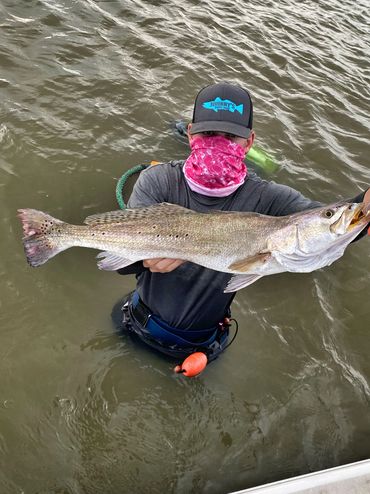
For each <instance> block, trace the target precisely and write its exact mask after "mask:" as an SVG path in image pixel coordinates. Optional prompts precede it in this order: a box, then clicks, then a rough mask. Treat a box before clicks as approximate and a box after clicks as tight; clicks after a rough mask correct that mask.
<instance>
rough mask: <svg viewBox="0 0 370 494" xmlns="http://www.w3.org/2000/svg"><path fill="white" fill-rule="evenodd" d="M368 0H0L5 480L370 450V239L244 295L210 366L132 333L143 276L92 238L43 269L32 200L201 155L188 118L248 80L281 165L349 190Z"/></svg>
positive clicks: (285, 173)
mask: <svg viewBox="0 0 370 494" xmlns="http://www.w3.org/2000/svg"><path fill="white" fill-rule="evenodd" d="M367 12H368V2H367V1H365V0H361V1H359V2H356V4H354V3H353V2H350V1H344V2H343V1H342V2H338V1H337V0H330V2H323V1H319V2H312V1H311V2H305V3H297V2H294V1H292V0H284V1H283V2H275V1H270V2H267V3H266V2H259V3H258V2H257V3H254V4H253V5H247V4H246V3H245V2H242V1H237V2H231V1H226V2H225V1H223V2H219V1H213V2H203V3H201V4H199V3H197V2H194V1H193V0H187V1H185V2H182V3H180V4H179V3H178V2H177V3H175V2H171V1H169V0H160V1H159V0H158V1H156V2H150V3H149V2H146V1H143V0H131V1H123V0H120V1H117V2H99V1H96V0H95V1H93V0H77V1H75V2H67V1H65V2H64V1H61V0H58V1H53V2H51V1H49V0H42V1H39V2H36V3H35V2H18V3H16V2H12V1H10V0H4V1H3V2H2V5H1V6H0V40H1V44H0V66H1V72H0V90H1V95H2V98H1V99H2V104H1V109H0V112H1V113H0V115H1V119H0V146H1V151H2V152H1V156H0V191H1V195H0V204H1V210H2V215H1V223H2V232H3V234H2V235H1V237H0V246H1V252H2V257H1V261H0V275H1V281H2V283H1V288H0V294H1V296H0V308H1V312H0V322H1V334H0V342H1V345H0V353H1V358H0V371H1V378H2V380H1V383H2V386H1V396H0V457H1V464H2V469H1V472H0V486H1V488H0V490H1V492H4V493H7V492H9V493H11V492H25V493H27V494H28V493H41V492H48V493H61V492H63V493H94V494H95V493H112V494H113V493H117V492H128V493H134V492H140V493H145V492H148V493H149V492H150V493H155V492H176V493H190V492H194V493H199V492H204V493H215V492H220V493H224V492H229V491H231V490H236V489H241V488H244V487H248V486H252V485H256V484H260V483H263V482H268V481H272V480H277V479H280V478H283V477H287V476H291V475H295V474H299V473H306V472H309V471H312V470H317V469H322V468H325V467H330V466H334V465H337V464H340V463H344V462H349V461H353V460H359V459H363V458H367V457H369V447H368V444H369V434H368V430H369V425H370V424H369V418H368V407H369V398H370V389H369V382H368V381H369V376H370V365H369V360H368V358H367V355H368V352H369V342H368V341H369V340H368V322H367V321H368V319H369V307H368V303H367V302H368V296H367V293H368V287H369V276H368V272H369V262H370V260H369V254H368V242H367V241H366V240H364V241H361V242H360V243H359V244H357V245H354V246H351V247H350V248H349V249H348V251H347V252H346V254H345V256H344V258H343V259H342V260H341V261H340V262H338V263H335V264H334V265H333V266H331V267H329V268H326V269H325V270H322V271H319V272H316V273H313V274H306V275H303V274H302V275H293V274H283V275H275V276H273V277H269V278H268V279H263V280H261V281H259V282H258V283H256V284H255V285H253V286H252V287H250V288H247V289H245V290H243V291H242V292H240V293H239V294H238V295H237V298H236V301H235V307H234V315H235V316H236V317H237V319H238V320H239V324H240V331H239V335H238V338H237V340H236V342H235V343H234V344H233V345H232V346H231V347H230V348H229V349H228V351H227V352H226V353H225V354H224V355H223V356H222V358H220V359H219V360H218V361H217V362H215V363H214V364H212V365H211V366H210V367H209V368H208V369H207V371H206V372H205V373H204V374H203V375H202V376H200V377H199V378H197V379H195V380H184V379H183V378H182V377H181V376H177V375H174V374H173V373H172V366H173V364H172V363H171V362H169V361H167V360H166V359H165V358H162V357H161V356H159V355H156V354H154V353H151V352H150V351H149V350H148V349H146V348H143V347H142V346H139V345H137V344H135V342H133V341H131V340H130V339H127V338H125V337H122V336H121V335H119V334H116V332H115V330H114V328H113V326H112V324H111V321H110V311H111V307H112V305H113V304H114V302H115V301H116V300H118V298H119V297H121V296H122V295H123V294H124V293H126V292H127V291H129V290H130V289H132V287H133V286H134V279H133V278H132V277H120V276H116V275H115V274H112V273H105V272H100V271H98V270H97V269H96V266H95V259H94V256H95V253H94V252H89V251H87V250H84V249H80V250H79V249H74V250H71V251H67V252H65V253H62V254H61V255H60V256H58V258H56V259H53V260H52V261H51V262H50V263H48V264H47V265H45V266H43V267H42V268H40V269H36V270H33V269H31V268H29V267H28V266H27V265H26V263H25V259H24V254H23V251H22V247H21V242H20V237H21V231H20V226H19V224H18V222H17V220H16V217H15V211H16V209H18V208H22V207H33V208H36V209H41V210H46V211H49V212H50V213H52V214H53V215H55V216H57V217H61V218H64V219H65V220H67V221H71V222H81V221H82V219H83V218H84V217H86V216H87V215H88V214H93V213H94V212H99V211H105V210H110V209H113V208H115V207H116V205H115V197H114V188H115V184H116V180H117V179H118V178H119V177H120V176H121V174H122V173H123V172H124V171H125V170H127V169H128V168H130V167H131V166H134V165H136V164H138V163H143V162H145V163H147V162H149V161H150V160H152V159H158V160H166V159H174V158H182V157H184V156H186V153H187V149H186V147H185V146H184V145H183V144H181V143H180V142H178V141H177V140H176V139H174V138H173V135H172V131H171V129H170V127H169V123H170V122H171V121H173V120H176V119H178V118H182V117H183V116H184V117H185V118H188V119H190V118H191V107H192V102H193V99H194V96H195V94H196V93H197V91H198V90H199V89H200V88H201V87H202V86H204V85H206V84H208V83H210V82H215V81H219V80H229V81H233V82H237V83H240V84H242V85H245V86H246V87H247V88H248V89H249V90H250V91H251V93H252V95H253V98H254V103H255V130H256V133H257V144H259V145H260V146H262V147H263V148H264V149H266V150H268V151H269V152H270V153H272V154H273V155H274V156H275V157H276V159H277V160H278V161H279V163H280V167H279V169H278V171H276V172H275V174H274V175H272V176H270V178H271V179H273V180H276V181H279V182H282V183H286V184H288V185H291V186H293V187H296V188H298V189H299V190H300V191H302V192H303V193H304V194H306V195H309V196H310V197H312V198H314V199H319V200H322V201H327V202H331V201H333V200H335V199H337V198H339V197H350V196H353V195H354V194H355V193H357V192H359V191H360V190H362V189H363V188H364V187H365V186H366V185H367V184H369V182H370V172H369V168H368V154H369V151H368V149H369V137H368V135H369V130H370V123H369V118H368V113H369V106H370V105H369V103H370V92H369V87H370V85H369V82H370V76H369V71H368V57H369V53H370V41H369V36H368V29H369V24H368V15H367Z"/></svg>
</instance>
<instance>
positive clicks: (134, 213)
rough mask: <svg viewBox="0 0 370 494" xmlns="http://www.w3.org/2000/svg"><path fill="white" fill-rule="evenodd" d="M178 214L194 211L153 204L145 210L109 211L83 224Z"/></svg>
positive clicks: (87, 219) (171, 205)
mask: <svg viewBox="0 0 370 494" xmlns="http://www.w3.org/2000/svg"><path fill="white" fill-rule="evenodd" d="M179 213H183V214H185V213H194V211H192V210H191V209H187V208H184V207H182V206H178V205H177V204H170V203H168V202H162V203H160V204H153V205H152V206H148V207H145V208H133V209H122V210H118V211H109V212H107V213H101V214H92V215H91V216H88V217H87V218H86V219H85V220H84V223H85V224H86V225H101V224H105V223H122V222H124V221H126V220H134V221H136V220H137V221H140V220H143V219H145V218H150V217H153V218H155V217H163V216H169V215H172V214H179Z"/></svg>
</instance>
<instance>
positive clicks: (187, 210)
mask: <svg viewBox="0 0 370 494" xmlns="http://www.w3.org/2000/svg"><path fill="white" fill-rule="evenodd" d="M252 127H253V105H252V100H251V97H250V95H249V93H248V91H246V90H245V89H243V88H241V87H239V86H236V85H232V84H226V83H220V84H214V85H210V86H207V87H205V88H203V89H202V90H201V91H200V92H199V93H198V95H197V97H196V100H195V105H194V112H193V119H192V123H191V124H189V127H188V138H189V144H190V148H191V153H190V155H189V157H188V158H187V159H186V160H185V161H173V162H170V163H165V164H159V165H156V166H153V167H149V168H148V169H146V170H144V171H143V172H141V174H140V176H139V178H138V180H137V182H136V184H135V187H134V190H133V192H132V195H131V197H130V200H129V203H128V208H129V209H127V210H124V211H116V212H111V213H103V214H97V215H93V216H90V217H88V218H86V220H85V223H86V224H87V226H74V225H68V224H66V223H63V222H61V221H60V220H56V219H55V218H52V217H51V216H49V215H46V214H45V213H41V212H38V211H34V210H20V217H21V220H22V223H23V230H24V233H25V237H24V245H25V251H26V255H27V258H28V261H29V263H30V264H31V265H33V266H38V265H40V264H43V263H44V262H46V261H47V260H48V259H49V258H50V257H52V256H54V255H56V254H57V253H58V252H60V251H61V250H64V249H66V248H69V247H72V246H83V247H92V248H98V249H104V250H105V252H103V253H101V254H99V255H98V257H99V258H100V261H99V263H98V266H99V267H100V268H101V269H107V270H118V272H119V273H120V274H132V273H135V274H136V275H137V287H136V290H135V291H134V292H133V293H131V294H129V295H128V296H127V297H126V298H125V299H124V300H123V301H121V302H120V303H119V306H117V307H118V308H119V311H118V313H119V325H120V326H121V327H123V329H125V330H127V331H130V332H132V333H133V334H135V335H137V336H138V337H139V338H140V339H141V340H142V341H144V342H145V343H146V344H148V345H149V346H151V347H153V348H155V349H157V350H159V351H161V352H162V353H165V354H168V355H170V356H172V357H175V358H178V359H182V358H185V357H187V356H189V355H192V354H194V353H196V354H202V355H205V356H206V361H207V360H208V361H211V360H213V359H215V358H216V357H217V356H218V355H219V354H220V353H221V352H222V351H223V350H224V349H225V348H226V347H227V345H228V333H229V318H230V305H231V303H232V300H233V297H234V295H235V291H236V290H239V289H241V288H243V287H246V286H248V285H250V284H251V283H253V282H255V281H256V280H258V279H259V278H261V277H262V276H265V275H269V274H274V273H279V272H284V271H291V272H310V271H313V270H314V269H319V268H321V267H324V266H326V265H329V264H331V263H332V262H333V261H335V260H336V259H338V258H339V257H341V256H342V254H343V252H344V250H345V248H346V247H347V245H348V244H349V243H350V242H352V241H353V240H357V239H358V238H360V237H361V236H364V235H365V234H366V230H367V226H368V223H369V221H370V189H368V190H366V191H364V192H363V193H361V194H359V195H358V196H357V197H355V198H354V199H351V200H349V201H347V202H343V201H342V202H339V203H336V204H332V205H330V206H325V207H323V205H322V204H321V203H320V202H316V201H312V200H310V199H307V198H306V197H304V196H302V195H301V194H300V193H299V192H297V191H296V190H294V189H292V188H290V187H287V186H284V185H279V184H276V183H273V182H268V181H265V180H262V179H261V178H259V177H258V176H257V175H256V174H254V173H252V172H248V170H247V167H246V165H245V162H244V158H245V156H246V154H247V152H248V150H249V149H250V148H251V146H252V144H253V141H254V132H253V130H252ZM256 213H257V214H256ZM183 370H184V369H183Z"/></svg>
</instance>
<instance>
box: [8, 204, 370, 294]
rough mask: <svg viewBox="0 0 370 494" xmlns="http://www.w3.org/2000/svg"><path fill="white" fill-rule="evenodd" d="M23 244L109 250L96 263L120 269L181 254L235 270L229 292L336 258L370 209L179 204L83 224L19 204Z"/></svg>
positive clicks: (30, 250)
mask: <svg viewBox="0 0 370 494" xmlns="http://www.w3.org/2000/svg"><path fill="white" fill-rule="evenodd" d="M18 212H19V217H20V219H21V221H22V225H23V231H24V238H23V243H24V248H25V253H26V256H27V260H28V262H29V264H30V265H31V266H40V265H41V264H44V263H45V262H46V261H48V260H49V259H50V258H51V257H53V256H55V255H56V254H58V253H59V252H61V251H63V250H65V249H68V248H70V247H91V248H93V249H100V250H104V252H101V253H100V254H98V258H99V262H98V267H99V268H100V269H105V270H116V269H119V268H122V267H124V266H128V265H129V264H132V263H134V262H136V261H138V260H142V259H150V258H154V257H165V258H175V259H184V260H186V261H191V262H194V263H197V264H200V265H201V266H204V267H206V268H210V269H214V270H216V271H223V272H226V273H232V274H234V276H233V277H232V278H231V280H230V282H229V283H228V285H227V287H226V288H225V292H232V291H236V290H239V289H240V288H243V287H245V286H247V285H250V284H251V283H253V282H254V281H256V280H257V279H259V278H261V277H262V276H266V275H269V274H274V273H281V272H284V271H292V272H310V271H313V270H315V269H319V268H322V267H323V266H327V265H329V264H331V263H332V262H333V261H335V260H336V259H338V258H339V257H341V256H342V255H343V252H344V250H345V248H346V247H347V245H348V244H349V243H350V242H351V241H352V240H353V239H354V238H355V237H356V236H357V235H358V234H359V233H360V232H361V230H363V229H364V228H365V227H366V225H367V223H368V222H369V221H370V210H365V208H364V205H363V204H362V203H361V204H356V203H343V202H342V203H336V204H333V205H330V206H325V207H320V208H316V209H312V210H307V211H303V212H301V213H296V214H292V215H289V216H280V217H275V216H266V215H261V214H258V213H245V212H232V211H227V212H226V211H214V212H207V213H198V212H195V211H192V210H190V209H186V208H183V207H181V206H178V205H174V204H167V203H162V204H156V205H153V206H150V207H146V208H137V209H126V210H123V211H112V212H109V213H103V214H95V215H92V216H89V217H88V218H86V219H85V221H84V223H85V226H77V225H71V224H68V223H65V222H63V221H60V220H58V219H56V218H53V217H52V216H50V215H48V214H46V213H43V212H41V211H36V210H34V209H20V210H19V211H18Z"/></svg>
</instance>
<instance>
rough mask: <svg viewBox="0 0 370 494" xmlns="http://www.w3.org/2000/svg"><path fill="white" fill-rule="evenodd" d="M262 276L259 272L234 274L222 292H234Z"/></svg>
mask: <svg viewBox="0 0 370 494" xmlns="http://www.w3.org/2000/svg"><path fill="white" fill-rule="evenodd" d="M260 278H262V275H261V274H255V273H250V274H235V275H234V276H233V277H232V278H231V279H230V281H229V283H228V284H227V285H226V288H225V290H224V293H230V292H236V291H237V290H240V289H241V288H245V287H246V286H248V285H251V284H252V283H254V282H255V281H257V280H259V279H260Z"/></svg>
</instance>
